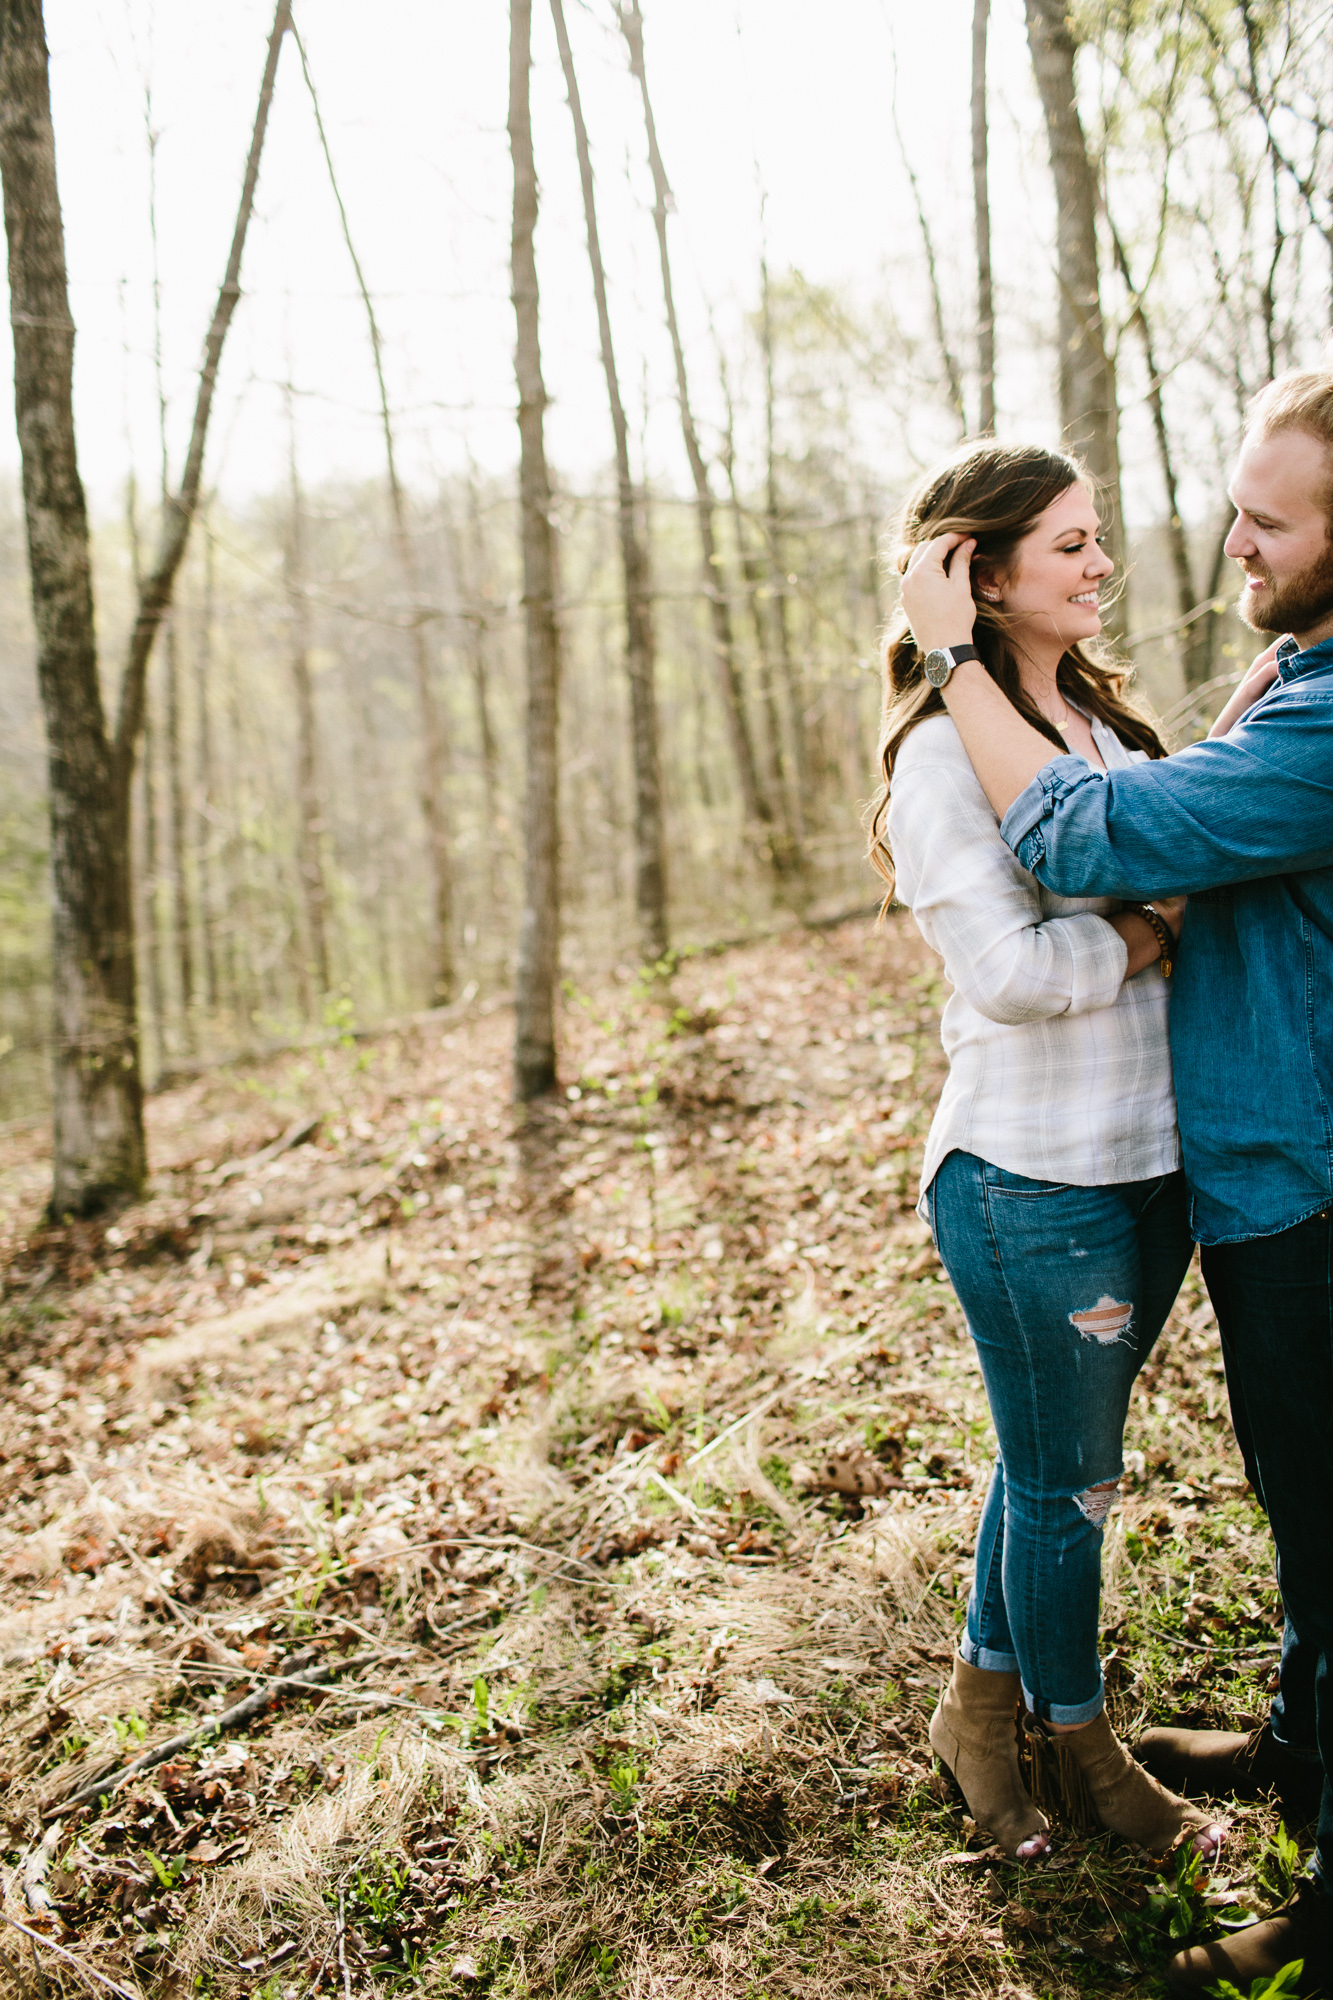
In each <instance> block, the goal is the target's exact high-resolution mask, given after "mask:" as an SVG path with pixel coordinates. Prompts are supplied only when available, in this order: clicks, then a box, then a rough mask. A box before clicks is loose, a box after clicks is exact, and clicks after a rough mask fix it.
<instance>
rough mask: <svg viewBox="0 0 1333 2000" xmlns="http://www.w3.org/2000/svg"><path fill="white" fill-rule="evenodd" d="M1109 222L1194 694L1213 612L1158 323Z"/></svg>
mask: <svg viewBox="0 0 1333 2000" xmlns="http://www.w3.org/2000/svg"><path fill="white" fill-rule="evenodd" d="M1107 222H1108V227H1109V228H1110V231H1111V243H1112V246H1113V248H1114V250H1115V260H1116V263H1117V265H1118V266H1119V269H1120V275H1121V277H1122V278H1123V279H1124V281H1125V286H1126V289H1127V290H1128V292H1129V296H1130V299H1131V300H1132V302H1133V303H1132V305H1131V308H1130V315H1129V317H1130V323H1131V325H1132V326H1133V328H1134V331H1135V332H1136V333H1137V334H1138V336H1139V344H1140V345H1141V347H1142V349H1143V365H1144V367H1145V368H1146V369H1147V371H1148V408H1149V409H1150V411H1151V412H1152V428H1153V440H1154V442H1155V443H1156V446H1157V463H1158V466H1159V467H1160V469H1161V474H1162V485H1163V486H1164V487H1165V489H1166V539H1167V547H1168V549H1169V551H1170V555H1171V575H1172V578H1173V580H1174V582H1175V586H1176V611H1177V615H1178V617H1179V619H1180V642H1179V646H1178V649H1177V650H1178V656H1179V659H1180V671H1181V676H1182V678H1183V680H1184V683H1185V689H1186V692H1187V693H1188V692H1189V691H1190V690H1191V689H1192V688H1196V687H1202V685H1203V683H1204V682H1205V681H1206V680H1208V679H1209V678H1210V675H1211V657H1212V644H1211V636H1212V635H1211V631H1210V626H1211V622H1212V614H1211V613H1210V612H1208V611H1204V612H1203V614H1202V615H1201V616H1200V615H1199V600H1198V598H1197V597H1196V596H1195V591H1194V566H1193V564H1192V563H1191V561H1190V549H1189V536H1188V534H1187V532H1186V529H1185V523H1184V521H1183V520H1182V519H1181V515H1180V499H1179V491H1178V485H1177V480H1176V466H1175V458H1174V455H1173V453H1172V450H1171V433H1170V432H1169V431H1168V429H1167V427H1166V407H1165V404H1164V403H1163V401H1162V377H1161V374H1160V372H1159V370H1158V367H1157V356H1156V353H1155V352H1154V349H1153V337H1152V327H1151V326H1150V325H1149V323H1148V315H1147V312H1146V311H1145V309H1144V304H1143V295H1142V293H1141V292H1140V291H1139V290H1138V289H1137V287H1136V286H1135V283H1134V279H1133V277H1132V275H1131V273H1130V268H1129V259H1128V258H1127V256H1126V255H1125V247H1124V244H1123V243H1122V242H1121V240H1120V235H1119V232H1118V231H1117V229H1116V226H1115V224H1114V222H1112V221H1111V220H1110V218H1109V217H1108V218H1107Z"/></svg>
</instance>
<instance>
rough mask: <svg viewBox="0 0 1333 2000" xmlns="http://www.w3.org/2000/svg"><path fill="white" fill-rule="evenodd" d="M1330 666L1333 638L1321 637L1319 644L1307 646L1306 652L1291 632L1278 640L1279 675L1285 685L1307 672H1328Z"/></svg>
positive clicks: (1331, 662) (1332, 664) (1332, 656)
mask: <svg viewBox="0 0 1333 2000" xmlns="http://www.w3.org/2000/svg"><path fill="white" fill-rule="evenodd" d="M1330 667H1333V639H1321V640H1320V641H1319V644H1318V645H1317V646H1307V647H1306V649H1305V651H1304V652H1302V651H1301V649H1300V647H1299V646H1298V645H1297V644H1296V641H1295V640H1294V639H1293V638H1292V636H1291V634H1290V633H1288V634H1287V636H1286V638H1285V639H1282V640H1280V641H1279V642H1278V649H1277V677H1278V679H1279V680H1280V681H1281V682H1282V684H1283V686H1284V687H1285V686H1287V685H1288V684H1289V683H1290V682H1291V681H1295V680H1300V679H1302V678H1303V676H1304V675H1306V674H1313V673H1318V672H1320V671H1321V670H1322V671H1324V672H1327V670H1328V669H1329V668H1330Z"/></svg>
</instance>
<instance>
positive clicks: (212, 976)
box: [194, 520, 218, 1015]
mask: <svg viewBox="0 0 1333 2000" xmlns="http://www.w3.org/2000/svg"><path fill="white" fill-rule="evenodd" d="M213 557H214V544H213V537H212V535H211V534H210V533H209V532H208V523H207V521H206V520H205V523H204V602H203V608H202V610H201V612H200V616H199V632H198V639H197V643H196V645H195V650H194V700H195V708H196V710H197V711H198V721H199V765H198V774H199V810H198V814H197V817H196V822H195V823H196V827H197V829H198V831H197V835H196V840H195V851H196V858H197V862H198V868H199V939H200V943H201V945H202V947H203V971H204V1002H205V1005H206V1006H207V1008H208V1012H209V1014H210V1015H214V1014H216V1013H217V1009H218V952H217V911H216V909H215V908H214V900H213V899H214V889H215V885H214V874H213V852H214V838H215V833H214V829H215V825H216V801H215V798H214V790H213V718H212V714H211V711H210V709H209V699H210V694H211V683H212V679H213V615H214V561H213Z"/></svg>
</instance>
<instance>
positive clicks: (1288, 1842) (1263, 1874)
mask: <svg viewBox="0 0 1333 2000" xmlns="http://www.w3.org/2000/svg"><path fill="white" fill-rule="evenodd" d="M1300 1865H1301V1850H1300V1847H1299V1845H1298V1843H1297V1842H1296V1841H1294V1840H1293V1839H1292V1837H1291V1835H1290V1834H1289V1833H1288V1832H1287V1829H1286V1826H1285V1825H1284V1824H1283V1823H1282V1822H1281V1821H1279V1823H1278V1829H1277V1832H1276V1833H1275V1834H1274V1835H1273V1837H1272V1839H1271V1840H1266V1841H1265V1842H1264V1844H1263V1848H1262V1850H1261V1852H1260V1855H1259V1870H1258V1872H1259V1879H1260V1881H1261V1882H1262V1883H1263V1885H1264V1887H1265V1888H1266V1889H1267V1890H1269V1892H1270V1893H1271V1894H1272V1895H1273V1896H1274V1897H1276V1899H1277V1901H1278V1902H1279V1903H1285V1902H1286V1900H1287V1898H1288V1897H1289V1896H1290V1895H1291V1893H1292V1891H1293V1889H1294V1888H1295V1886H1296V1871H1297V1869H1298V1868H1299V1867H1300Z"/></svg>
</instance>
